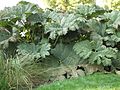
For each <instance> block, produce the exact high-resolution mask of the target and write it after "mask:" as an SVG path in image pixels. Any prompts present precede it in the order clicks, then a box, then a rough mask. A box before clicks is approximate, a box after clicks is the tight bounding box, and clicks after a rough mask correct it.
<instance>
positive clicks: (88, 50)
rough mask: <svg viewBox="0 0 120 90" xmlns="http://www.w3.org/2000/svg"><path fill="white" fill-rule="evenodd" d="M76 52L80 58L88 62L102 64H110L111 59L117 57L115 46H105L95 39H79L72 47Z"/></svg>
mask: <svg viewBox="0 0 120 90" xmlns="http://www.w3.org/2000/svg"><path fill="white" fill-rule="evenodd" d="M73 49H74V51H75V52H76V54H78V55H79V56H80V57H81V58H82V59H84V60H85V59H86V60H88V61H89V63H91V64H94V63H97V64H103V65H104V66H108V65H111V63H112V59H116V58H117V55H116V54H117V51H116V49H115V48H111V47H106V46H104V45H101V44H100V43H99V42H95V41H91V42H90V41H88V40H85V41H81V42H78V43H76V44H75V45H74V47H73Z"/></svg>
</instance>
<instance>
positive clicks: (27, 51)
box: [17, 43, 51, 59]
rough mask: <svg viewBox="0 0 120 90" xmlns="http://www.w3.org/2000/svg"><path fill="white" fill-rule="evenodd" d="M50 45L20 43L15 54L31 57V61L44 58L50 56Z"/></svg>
mask: <svg viewBox="0 0 120 90" xmlns="http://www.w3.org/2000/svg"><path fill="white" fill-rule="evenodd" d="M50 46H51V45H50V44H49V43H44V44H37V45H35V44H34V43H22V44H20V45H18V49H17V52H18V54H19V55H23V56H24V55H29V56H32V58H33V59H35V58H36V59H39V58H41V57H42V58H45V57H46V56H48V55H50V53H49V50H50Z"/></svg>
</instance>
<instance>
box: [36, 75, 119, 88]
mask: <svg viewBox="0 0 120 90" xmlns="http://www.w3.org/2000/svg"><path fill="white" fill-rule="evenodd" d="M35 90H120V76H118V75H115V74H103V73H95V74H93V75H88V76H84V77H79V78H74V79H69V80H64V81H57V82H54V83H51V84H48V85H43V86H40V87H38V88H37V89H35Z"/></svg>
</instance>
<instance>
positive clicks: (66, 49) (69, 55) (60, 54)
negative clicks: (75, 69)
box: [51, 43, 81, 65]
mask: <svg viewBox="0 0 120 90" xmlns="http://www.w3.org/2000/svg"><path fill="white" fill-rule="evenodd" d="M72 47H73V45H65V44H62V43H60V44H57V46H56V47H55V48H54V49H52V50H51V53H52V54H53V55H54V56H55V57H57V58H58V59H59V61H60V63H61V64H63V65H77V64H78V63H80V61H81V60H80V58H79V56H78V55H77V54H75V52H74V51H73V49H72Z"/></svg>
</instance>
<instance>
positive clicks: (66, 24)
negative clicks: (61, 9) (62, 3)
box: [45, 12, 78, 39]
mask: <svg viewBox="0 0 120 90" xmlns="http://www.w3.org/2000/svg"><path fill="white" fill-rule="evenodd" d="M48 17H49V18H51V22H48V23H46V25H45V33H50V36H49V38H51V39H55V38H56V36H61V35H66V34H67V32H68V31H69V30H72V31H75V30H76V29H78V26H77V23H76V21H77V17H76V16H75V15H74V14H60V13H57V15H56V13H54V12H51V13H50V14H49V15H48Z"/></svg>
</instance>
